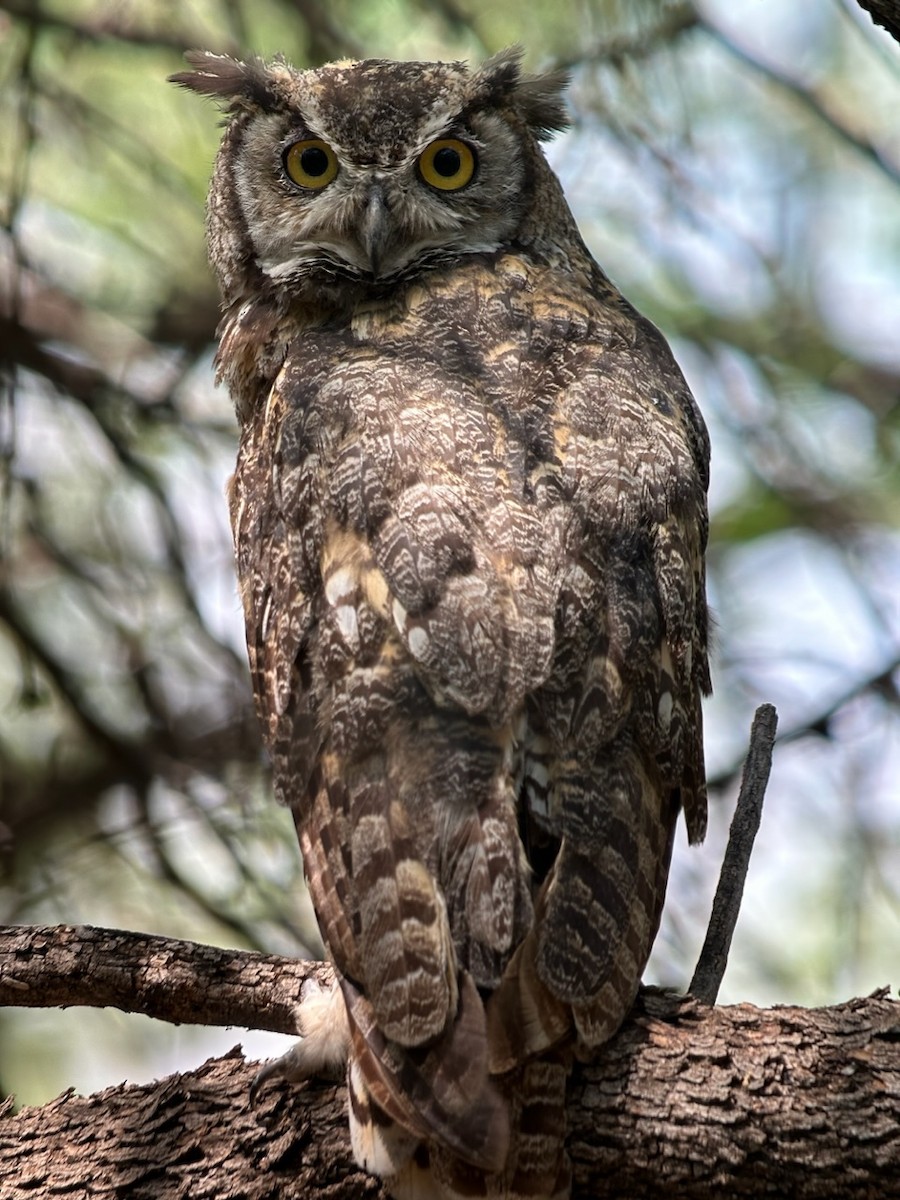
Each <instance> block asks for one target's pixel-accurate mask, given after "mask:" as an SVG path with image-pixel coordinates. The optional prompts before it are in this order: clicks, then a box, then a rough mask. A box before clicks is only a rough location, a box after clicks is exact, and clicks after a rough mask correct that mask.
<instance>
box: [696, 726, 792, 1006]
mask: <svg viewBox="0 0 900 1200" xmlns="http://www.w3.org/2000/svg"><path fill="white" fill-rule="evenodd" d="M777 728H778V714H777V712H776V711H775V706H774V705H772V704H761V705H760V706H759V708H758V709H757V710H756V714H755V716H754V718H753V725H752V727H751V729H750V746H749V748H748V750H747V761H746V762H745V763H744V773H743V776H742V777H741V790H740V792H739V794H738V801H737V807H736V808H735V810H734V818H733V819H732V822H731V829H730V830H729V833H728V846H727V847H726V849H725V857H724V858H723V860H722V870H721V872H720V874H719V885H718V887H717V888H716V897H715V899H714V900H713V907H712V915H711V916H710V918H709V928H708V929H707V931H706V941H705V942H704V943H703V949H702V950H701V951H700V957H699V959H698V960H697V969H696V970H695V971H694V977H693V979H692V980H691V986H690V988H689V989H688V991H689V992H690V993H691V995H692V996H694V997H695V998H696V999H697V1000H700V1001H702V1003H704V1004H715V1002H716V997H717V996H718V994H719V987H720V986H721V983H722V978H723V976H724V974H725V967H726V966H727V964H728V951H729V950H730V949H731V939H732V937H733V935H734V927H735V925H736V924H737V919H738V913H739V912H740V908H741V898H742V897H743V894H744V881H745V880H746V878H747V868H748V867H749V865H750V854H751V851H752V850H753V843H754V841H755V839H756V834H757V831H758V829H759V822H760V819H761V817H762V806H763V798H764V796H765V793H766V784H767V783H768V782H769V771H770V769H771V766H772V747H773V746H774V744H775V731H776V729H777Z"/></svg>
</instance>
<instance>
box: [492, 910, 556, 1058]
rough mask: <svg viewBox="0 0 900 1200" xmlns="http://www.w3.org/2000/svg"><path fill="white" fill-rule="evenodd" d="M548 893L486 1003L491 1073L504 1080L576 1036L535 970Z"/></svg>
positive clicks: (554, 997)
mask: <svg viewBox="0 0 900 1200" xmlns="http://www.w3.org/2000/svg"><path fill="white" fill-rule="evenodd" d="M545 897H546V889H544V890H542V892H541V894H540V896H539V897H538V902H537V908H536V911H535V921H534V927H533V928H532V930H531V931H530V932H529V933H528V935H527V936H526V938H525V939H524V941H523V942H522V943H521V944H520V945H519V947H518V949H517V950H516V952H515V954H514V955H513V957H512V958H511V959H510V961H509V964H508V965H507V968H506V970H505V971H504V973H503V978H502V979H501V981H500V986H499V987H498V988H497V990H496V991H495V992H494V993H493V994H492V995H491V996H490V998H489V999H488V1002H487V1028H488V1053H489V1069H490V1072H491V1074H492V1075H503V1074H505V1073H506V1072H508V1071H512V1070H514V1069H516V1068H517V1067H518V1066H519V1065H520V1064H521V1063H523V1062H525V1061H526V1060H527V1059H529V1058H531V1057H532V1056H533V1055H536V1054H542V1053H544V1051H546V1050H548V1049H550V1048H551V1047H553V1046H556V1045H558V1044H560V1043H562V1042H564V1041H565V1040H566V1039H567V1038H568V1036H569V1034H570V1033H571V1031H572V1014H571V1009H570V1008H569V1006H568V1004H564V1003H563V1002H562V1001H561V1000H559V999H557V997H556V996H554V995H553V993H552V992H551V991H550V989H549V988H548V987H547V985H546V984H545V983H544V981H543V980H542V979H541V978H540V976H539V975H538V971H537V962H536V957H537V936H536V933H535V931H536V930H537V929H538V928H540V925H541V922H542V920H543V917H544V909H545V908H546V904H545Z"/></svg>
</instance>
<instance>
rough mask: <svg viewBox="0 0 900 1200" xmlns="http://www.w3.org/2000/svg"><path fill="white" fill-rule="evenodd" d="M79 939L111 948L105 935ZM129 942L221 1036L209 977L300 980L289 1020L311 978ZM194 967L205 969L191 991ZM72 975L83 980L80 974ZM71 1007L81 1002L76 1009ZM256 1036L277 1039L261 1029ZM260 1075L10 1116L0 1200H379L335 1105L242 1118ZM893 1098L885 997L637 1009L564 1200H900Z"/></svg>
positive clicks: (616, 1046)
mask: <svg viewBox="0 0 900 1200" xmlns="http://www.w3.org/2000/svg"><path fill="white" fill-rule="evenodd" d="M86 932H88V934H90V935H95V936H96V937H97V938H102V937H103V936H106V935H104V931H102V930H91V931H86ZM24 936H25V935H24V931H10V930H7V931H6V932H5V934H4V940H5V942H6V944H7V953H6V954H5V955H4V958H2V959H0V964H2V972H1V976H2V980H4V984H2V985H4V992H2V998H4V1000H7V998H8V996H10V995H11V994H10V990H8V989H10V986H11V979H10V973H8V970H7V967H8V961H10V954H8V947H10V946H11V944H13V943H14V944H16V946H18V947H19V950H24V948H25V946H26V943H25V941H23V938H24ZM136 936H137V938H138V941H137V943H132V944H137V946H142V944H143V946H144V949H143V956H142V960H140V962H139V964H138V971H137V982H138V984H139V990H140V994H142V995H143V996H144V997H148V996H149V995H150V994H151V991H152V989H151V986H150V983H149V982H148V978H146V977H148V973H150V974H151V973H152V966H151V965H152V961H154V959H155V956H156V954H157V953H158V954H160V955H161V956H160V959H158V961H157V964H156V968H155V970H156V971H157V972H158V973H160V979H161V980H164V979H166V977H167V972H168V970H169V968H170V967H172V968H173V970H174V971H175V973H176V974H178V976H180V978H181V980H182V983H184V984H185V985H186V986H187V988H188V989H196V988H197V986H198V985H203V986H205V995H209V996H210V997H211V1002H212V1004H214V1006H217V1010H218V1013H220V1015H221V1016H227V1018H228V1019H232V1016H233V1015H234V1014H235V1013H236V1012H241V1014H242V1019H246V1018H247V1015H248V1014H247V1013H246V1012H245V1010H244V1009H242V1008H241V1007H240V1006H234V1004H232V1002H230V1001H228V1000H226V1001H222V1000H221V998H216V990H217V988H216V985H215V984H214V982H211V980H210V978H209V976H210V974H211V976H212V977H214V978H215V980H216V982H217V977H218V972H220V970H221V968H222V967H226V982H224V989H226V992H227V990H228V989H230V988H233V986H234V985H235V983H234V980H236V978H238V974H235V971H236V972H238V973H239V974H240V976H241V978H242V979H245V980H246V983H244V984H241V988H244V986H246V988H248V992H247V995H248V996H254V997H256V998H258V1000H260V1001H265V996H266V995H270V996H278V995H280V986H281V985H280V973H281V972H282V971H283V972H286V973H287V974H289V976H290V977H292V980H293V982H292V983H290V984H289V985H288V988H287V991H286V992H284V994H283V995H281V1000H282V1001H286V1000H287V996H288V995H293V994H294V991H295V989H296V986H298V982H299V980H300V979H301V978H306V977H308V976H310V974H311V973H317V972H318V971H319V970H320V968H322V966H320V965H314V964H293V962H290V961H288V960H278V959H277V958H275V956H269V955H258V954H242V953H229V952H211V949H210V948H209V947H197V948H193V947H190V944H188V943H184V942H181V943H179V942H170V941H168V940H166V938H144V937H143V936H142V935H122V934H115V935H112V937H113V940H112V942H110V948H112V949H110V954H112V952H113V950H114V953H115V955H118V956H119V959H120V960H121V961H120V962H119V965H121V962H124V959H121V955H122V953H127V950H126V948H127V946H128V940H131V938H133V937H136ZM17 938H18V941H17ZM52 942H53V940H52V938H50V936H49V932H48V930H47V929H43V930H41V931H38V932H36V935H35V938H34V940H32V941H31V943H29V944H30V946H31V948H32V952H34V953H35V954H37V955H40V956H41V958H42V961H43V962H49V964H50V965H52V967H53V968H54V970H59V968H60V967H61V966H62V965H64V960H65V958H68V960H70V961H73V960H74V959H76V955H77V954H78V953H79V952H82V950H84V952H85V953H86V954H88V959H89V962H90V964H91V968H94V967H100V968H101V973H103V972H106V971H107V970H108V967H109V966H110V964H109V962H104V961H103V958H102V955H101V954H100V953H98V944H97V943H94V942H92V941H91V937H90V936H86V935H85V931H84V930H62V931H61V944H60V946H59V947H58V946H54V944H52ZM194 949H196V950H197V952H198V954H197V960H196V961H197V962H199V964H203V965H204V966H203V967H202V968H199V970H197V971H193V970H188V971H187V973H184V972H185V962H186V961H187V960H188V959H190V958H191V956H192V952H193V950H194ZM58 952H59V953H60V958H58V959H56V960H54V954H56V953H58ZM229 959H230V960H232V961H230V964H229V961H228V960H229ZM54 962H55V966H54ZM18 972H19V973H18V976H16V978H17V979H18V984H19V986H18V991H17V992H16V994H17V995H18V996H19V1000H22V998H26V1000H29V1001H30V1002H34V1003H40V1002H41V998H42V997H38V996H35V995H34V988H32V980H34V979H36V978H38V972H37V971H34V972H32V973H31V974H29V964H28V962H26V961H24V960H20V961H19V964H18ZM74 973H76V978H79V977H80V976H83V974H84V973H85V972H84V971H83V970H80V968H79V970H76V972H74ZM52 977H53V974H52ZM163 986H164V983H163ZM13 989H14V984H13ZM226 992H223V995H224V994H226ZM193 994H194V995H198V992H197V991H196V990H194V992H193ZM79 995H80V996H82V998H86V991H85V990H84V989H82V991H80V992H79ZM110 997H113V998H114V1002H116V1006H118V1007H122V1004H121V1003H120V1002H121V1001H122V1000H124V998H125V992H124V989H122V988H121V986H120V984H119V983H118V982H116V979H115V978H114V979H113V984H112V986H110V984H109V982H108V980H107V982H106V983H103V984H102V985H101V990H100V992H98V994H97V997H96V1002H103V1001H106V1000H109V998H110ZM56 1002H58V1001H56ZM70 1003H71V1000H70ZM131 1007H132V1008H134V1007H136V1006H134V1004H132V1006H131ZM144 1010H149V1007H148V1003H146V1000H145V1007H144ZM155 1012H156V1013H157V1015H158V1012H160V1008H158V1006H157V1007H156V1008H155ZM194 1019H196V1018H194ZM252 1024H253V1025H256V1026H258V1027H265V1028H272V1027H275V1026H276V1025H278V1027H283V1022H282V1024H278V1022H274V1021H271V1019H270V1018H269V1016H264V1018H263V1019H260V1020H253V1022H252ZM254 1072H256V1067H254V1066H253V1064H248V1063H246V1062H245V1061H244V1058H242V1056H241V1055H240V1052H239V1050H238V1049H235V1050H234V1051H232V1052H230V1054H229V1055H227V1056H226V1057H224V1058H221V1060H214V1061H210V1062H208V1063H205V1064H204V1066H203V1067H200V1068H198V1069H197V1070H193V1072H188V1073H186V1074H182V1075H173V1076H170V1078H169V1079H164V1080H162V1081H161V1082H158V1084H151V1085H144V1086H140V1087H136V1086H126V1085H122V1086H121V1087H113V1088H107V1090H106V1091H103V1092H100V1093H97V1094H96V1096H91V1097H86V1098H82V1097H77V1096H73V1094H72V1093H66V1094H64V1096H61V1097H60V1098H58V1099H56V1100H53V1102H52V1103H50V1104H47V1105H44V1106H43V1108H38V1109H23V1110H22V1112H19V1114H18V1115H14V1116H13V1115H12V1112H11V1111H10V1108H8V1106H7V1109H6V1110H5V1112H4V1114H0V1195H2V1196H4V1200H35V1198H36V1196H44V1195H50V1194H54V1195H56V1194H59V1195H64V1194H65V1195H67V1196H72V1198H78V1200H82V1198H84V1200H88V1198H94V1196H97V1198H100V1196H103V1198H104V1200H106V1198H108V1196H109V1195H115V1194H118V1195H127V1196H128V1200H180V1198H182V1196H185V1195H190V1196H191V1198H192V1200H206V1198H209V1200H214V1198H215V1200H226V1198H234V1196H241V1198H246V1200H270V1198H271V1196H274V1195H277V1196H278V1198H280V1200H300V1198H301V1196H302V1198H305V1200H318V1198H323V1200H324V1198H329V1200H338V1198H347V1200H356V1198H365V1196H370V1198H373V1200H374V1198H384V1193H383V1192H382V1189H380V1188H379V1186H378V1183H377V1181H374V1180H372V1178H368V1177H367V1176H365V1175H362V1174H361V1172H360V1171H359V1169H358V1168H356V1166H355V1163H354V1162H353V1157H352V1153H350V1148H349V1140H348V1136H347V1120H346V1092H344V1088H343V1087H334V1086H329V1085H324V1084H319V1082H310V1084H306V1085H302V1086H289V1085H283V1084H282V1085H275V1086H272V1087H270V1088H266V1091H265V1092H264V1093H263V1096H262V1098H260V1102H259V1105H258V1106H257V1108H254V1109H251V1108H250V1105H248V1102H247V1096H248V1088H250V1084H251V1080H252V1078H253V1075H254ZM898 1098H900V1006H898V1004H895V1003H892V1002H890V1001H889V1000H887V998H886V997H884V995H883V994H878V995H876V996H872V997H870V998H868V1000H860V1001H852V1002H850V1003H847V1004H841V1006H838V1007H835V1008H824V1009H809V1010H806V1009H799V1008H775V1009H770V1010H762V1009H758V1008H754V1007H752V1006H750V1004H738V1006H734V1007H730V1008H707V1007H702V1006H698V1004H697V1003H696V1002H695V1001H692V1000H690V998H685V1000H678V998H677V997H673V996H670V995H666V994H664V992H659V991H654V990H653V989H649V990H644V992H643V994H642V995H641V997H640V1000H638V1003H637V1004H636V1006H635V1009H634V1012H632V1014H631V1016H630V1019H629V1021H628V1022H626V1024H625V1026H624V1027H623V1030H622V1031H620V1033H619V1034H618V1036H617V1037H616V1038H614V1039H613V1042H611V1043H610V1044H608V1045H607V1046H606V1048H605V1049H604V1051H602V1052H601V1054H600V1055H599V1056H598V1058H596V1061H595V1062H593V1063H590V1064H588V1066H578V1067H576V1069H575V1072H574V1074H572V1079H571V1082H570V1090H569V1128H570V1138H569V1152H570V1156H571V1159H572V1165H574V1172H575V1187H574V1200H587V1198H594V1200H601V1198H606V1196H616V1198H618V1200H631V1198H635V1200H636V1198H638V1196H640V1198H641V1200H654V1198H661V1196H665V1198H666V1200H672V1198H674V1196H680V1198H688V1200H691V1198H701V1196H702V1198H704V1200H707V1198H708V1196H710V1195H728V1196H744V1195H760V1194H761V1193H762V1192H763V1190H766V1189H768V1190H773V1189H774V1192H776V1193H778V1194H781V1195H791V1196H796V1198H797V1200H812V1198H816V1200H827V1198H830V1196H834V1198H842V1200H846V1198H852V1196H875V1195H877V1196H880V1198H882V1200H890V1198H900V1127H898V1122H896V1104H898ZM61 1146H65V1153H60V1147H61Z"/></svg>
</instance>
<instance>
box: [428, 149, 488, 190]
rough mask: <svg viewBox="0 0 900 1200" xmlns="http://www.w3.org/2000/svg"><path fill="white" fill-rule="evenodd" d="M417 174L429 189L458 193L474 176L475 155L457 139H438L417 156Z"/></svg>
mask: <svg viewBox="0 0 900 1200" xmlns="http://www.w3.org/2000/svg"><path fill="white" fill-rule="evenodd" d="M419 172H420V174H421V176H422V178H423V179H424V180H425V182H426V183H427V184H429V186H430V187H433V188H438V189H439V190H440V191H442V192H455V191H458V190H459V188H462V187H465V186H466V184H467V183H469V181H470V180H471V179H472V176H473V175H474V174H475V153H474V151H473V150H472V148H471V146H467V145H466V143H465V142H461V141H459V139H458V138H439V139H438V140H437V141H436V142H432V143H431V145H430V146H429V147H428V148H427V149H426V150H424V151H423V153H422V154H421V155H420V156H419Z"/></svg>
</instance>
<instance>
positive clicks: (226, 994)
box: [0, 925, 332, 1033]
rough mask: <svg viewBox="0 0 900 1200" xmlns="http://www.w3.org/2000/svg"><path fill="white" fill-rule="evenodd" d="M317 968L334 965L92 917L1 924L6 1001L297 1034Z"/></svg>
mask: <svg viewBox="0 0 900 1200" xmlns="http://www.w3.org/2000/svg"><path fill="white" fill-rule="evenodd" d="M313 977H314V978H315V979H316V980H317V981H318V983H319V985H320V986H322V987H328V986H329V985H330V982H331V979H332V970H331V967H330V966H329V965H328V964H327V963H316V962H303V961H299V960H298V961H294V960H292V959H286V958H282V957H281V956H280V955H277V954H258V953H256V952H254V951H249V950H220V949H219V948H218V947H216V946H202V945H200V944H199V943H197V942H182V941H177V940H176V939H174V938H165V937H158V936H154V935H152V934H148V933H129V932H126V931H124V930H121V929H97V928H94V927H93V926H90V925H7V926H0V1005H10V1006H15V1007H22V1008H53V1007H57V1006H69V1005H73V1004H82V1005H88V1006H90V1007H92V1008H101V1007H105V1006H109V1007H112V1008H118V1009H121V1010H122V1012H139V1013H145V1014H146V1015H147V1016H150V1017H158V1018H159V1019H160V1020H163V1021H169V1022H170V1023H172V1024H173V1025H180V1024H192V1025H240V1026H243V1027H245V1028H249V1029H270V1030H273V1031H275V1032H276V1033H296V1032H297V1020H296V1014H297V1009H298V1007H299V1005H300V998H301V993H302V989H303V985H304V983H305V982H306V981H307V980H308V979H310V978H313Z"/></svg>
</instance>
